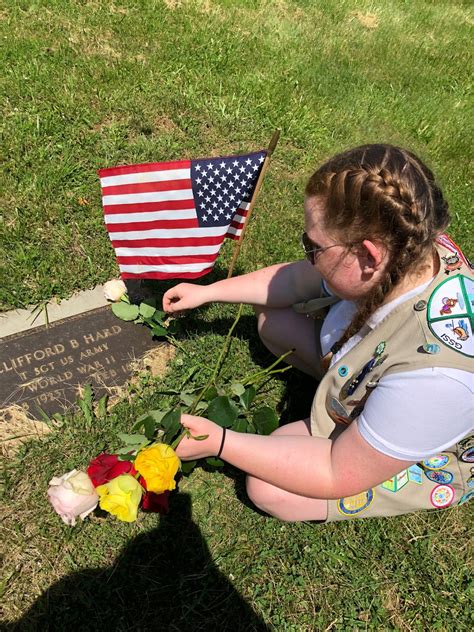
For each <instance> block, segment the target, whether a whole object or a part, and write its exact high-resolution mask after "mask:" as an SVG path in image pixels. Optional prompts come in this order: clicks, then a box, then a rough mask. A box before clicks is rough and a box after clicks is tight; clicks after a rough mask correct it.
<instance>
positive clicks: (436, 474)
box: [425, 470, 454, 485]
mask: <svg viewBox="0 0 474 632" xmlns="http://www.w3.org/2000/svg"><path fill="white" fill-rule="evenodd" d="M425 476H426V478H427V479H428V480H429V481H431V482H432V483H438V485H449V483H451V482H452V480H453V478H454V476H453V474H452V473H451V472H448V470H427V471H426V472H425Z"/></svg>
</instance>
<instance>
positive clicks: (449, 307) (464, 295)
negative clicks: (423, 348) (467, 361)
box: [426, 274, 474, 358]
mask: <svg viewBox="0 0 474 632" xmlns="http://www.w3.org/2000/svg"><path fill="white" fill-rule="evenodd" d="M426 317H427V319H428V326H429V328H430V330H431V331H432V333H433V334H434V335H435V336H436V338H437V339H438V340H440V341H441V342H442V343H443V344H445V345H446V346H447V347H450V348H451V349H453V350H454V351H457V352H458V353H462V354H463V355H465V356H468V357H470V358H473V357H474V337H473V331H474V279H471V278H469V277H467V276H465V275H464V274H456V275H455V276H453V277H450V278H449V279H446V280H445V281H443V282H442V283H440V284H439V285H438V286H437V287H436V288H435V289H434V291H433V293H432V294H431V296H430V299H429V301H428V309H427V312H426Z"/></svg>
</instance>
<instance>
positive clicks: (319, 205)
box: [304, 197, 387, 301]
mask: <svg viewBox="0 0 474 632" xmlns="http://www.w3.org/2000/svg"><path fill="white" fill-rule="evenodd" d="M304 206H305V227H306V234H307V236H308V238H309V240H310V241H311V242H312V246H313V247H314V248H323V249H324V248H327V247H328V246H332V247H331V248H328V249H327V250H323V251H322V252H320V253H316V255H315V262H314V266H315V268H316V269H317V270H318V272H319V273H320V275H321V276H322V277H323V279H324V280H325V281H326V283H327V285H328V287H329V289H330V290H331V291H332V292H334V293H335V294H336V295H337V296H339V297H340V298H342V299H346V300H350V301H355V300H358V299H360V298H362V297H363V296H365V295H366V294H367V293H368V292H369V291H370V290H371V289H372V288H373V287H374V286H375V284H376V283H377V282H378V281H379V279H380V276H381V274H382V272H383V268H384V266H385V263H386V255H387V253H386V251H385V250H384V249H383V248H382V247H381V246H378V245H376V244H374V243H373V242H370V241H368V240H365V241H364V242H363V243H362V244H360V245H358V246H356V247H355V248H353V249H352V250H348V249H347V246H344V245H342V244H343V242H346V243H347V242H349V241H350V235H341V236H340V237H339V239H338V237H337V235H335V234H332V233H330V232H329V231H328V229H327V228H326V227H325V225H324V213H325V210H324V204H323V199H322V198H321V197H309V198H306V200H305V205H304Z"/></svg>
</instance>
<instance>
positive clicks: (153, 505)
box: [138, 476, 170, 514]
mask: <svg viewBox="0 0 474 632" xmlns="http://www.w3.org/2000/svg"><path fill="white" fill-rule="evenodd" d="M138 482H139V483H140V485H141V486H142V487H143V489H147V486H146V480H145V479H144V478H143V476H140V478H139V479H138ZM169 495H170V493H169V491H168V490H166V491H165V492H163V493H162V494H155V492H148V491H147V492H145V494H143V498H142V504H141V508H142V509H143V510H144V511H153V512H154V513H159V514H165V513H168V496H169Z"/></svg>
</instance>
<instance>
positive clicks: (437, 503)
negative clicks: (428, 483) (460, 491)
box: [430, 485, 454, 509]
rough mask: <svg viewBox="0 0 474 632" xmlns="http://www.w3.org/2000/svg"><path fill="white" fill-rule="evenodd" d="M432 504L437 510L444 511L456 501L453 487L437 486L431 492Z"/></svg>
mask: <svg viewBox="0 0 474 632" xmlns="http://www.w3.org/2000/svg"><path fill="white" fill-rule="evenodd" d="M430 500H431V504H432V505H433V507H436V509H444V507H449V505H450V504H451V503H452V502H453V500H454V489H453V488H452V487H451V485H437V486H436V487H435V488H434V489H433V490H432V492H431V496H430Z"/></svg>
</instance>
